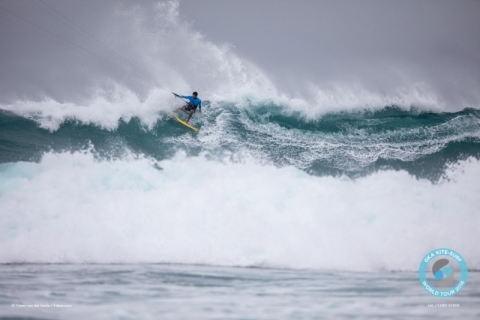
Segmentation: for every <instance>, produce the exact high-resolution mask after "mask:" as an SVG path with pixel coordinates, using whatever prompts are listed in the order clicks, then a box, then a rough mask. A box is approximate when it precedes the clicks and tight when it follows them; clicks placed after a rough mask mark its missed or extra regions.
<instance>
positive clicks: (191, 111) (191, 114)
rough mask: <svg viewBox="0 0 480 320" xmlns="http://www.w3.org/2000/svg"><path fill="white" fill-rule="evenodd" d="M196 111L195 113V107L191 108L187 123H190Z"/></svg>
mask: <svg viewBox="0 0 480 320" xmlns="http://www.w3.org/2000/svg"><path fill="white" fill-rule="evenodd" d="M194 113H195V110H194V109H192V110H190V113H189V114H188V119H187V123H188V121H190V118H191V117H192V116H193V114H194Z"/></svg>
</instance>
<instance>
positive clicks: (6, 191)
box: [0, 104, 480, 319]
mask: <svg viewBox="0 0 480 320" xmlns="http://www.w3.org/2000/svg"><path fill="white" fill-rule="evenodd" d="M207 105H208V104H207ZM209 107H210V108H211V109H208V108H209ZM282 108H284V107H282V106H278V105H237V106H235V105H232V104H225V105H222V104H220V105H216V106H212V105H210V106H207V107H206V108H205V109H206V110H205V114H204V115H201V116H196V118H195V119H194V120H193V123H194V124H195V125H197V126H199V127H200V132H199V133H194V132H192V131H189V130H188V129H186V128H184V127H183V126H180V125H179V124H178V123H176V122H175V121H174V120H172V119H171V118H169V116H168V114H162V113H159V115H158V120H157V121H156V122H155V123H154V124H153V125H151V126H148V125H146V124H142V121H141V119H139V118H135V117H133V118H131V119H130V120H120V121H118V124H117V126H116V127H115V128H105V127H102V125H101V124H98V123H97V124H95V123H83V122H82V121H78V120H75V119H67V120H65V121H63V122H61V123H59V125H58V126H57V127H52V126H51V123H52V122H53V119H52V118H51V117H50V118H49V117H39V116H38V115H31V114H22V115H19V114H18V113H17V114H16V113H13V112H11V111H1V117H0V121H1V128H2V129H1V131H0V143H1V148H2V149H1V150H2V152H1V153H0V154H1V162H2V163H1V164H0V208H1V209H2V210H1V215H0V228H1V230H0V231H1V232H0V240H1V241H0V261H1V263H2V265H1V266H0V277H1V281H0V283H1V288H2V290H1V292H2V295H1V299H0V305H1V306H2V307H1V315H2V316H3V317H17V318H19V319H23V318H29V319H31V318H33V319H65V318H68V319H83V318H85V317H92V318H98V319H150V318H152V319H157V318H162V319H185V318H198V319H278V318H290V319H304V318H312V319H314V318H340V319H341V318H345V319H372V318H391V319H403V318H425V319H440V318H450V317H461V318H474V317H478V316H480V310H479V308H478V305H479V301H480V299H479V297H480V291H479V289H478V288H479V282H480V278H479V273H478V272H477V271H478V270H479V269H480V252H479V248H478V246H477V245H476V242H475V241H474V240H475V239H476V233H478V225H479V214H480V212H479V208H480V198H479V197H478V194H480V184H479V183H478V181H479V178H480V161H479V152H480V148H479V144H480V139H479V135H480V116H479V113H478V111H477V110H474V109H466V110H463V111H460V112H456V113H432V112H422V111H418V110H402V109H401V108H398V107H385V108H383V109H381V110H378V111H368V110H364V111H357V112H340V113H331V114H326V115H324V116H323V117H321V118H319V119H317V120H315V121H310V120H308V119H307V120H306V119H304V118H302V117H301V116H299V115H296V114H289V113H287V112H285V111H284V109H282ZM207 110H208V111H207ZM439 247H450V248H452V249H454V250H456V251H458V252H460V253H461V254H462V255H463V256H464V258H465V260H466V261H467V263H468V268H469V270H470V273H469V279H468V282H467V285H466V287H465V289H463V290H462V291H461V293H459V294H458V295H457V296H455V297H452V298H449V299H439V298H434V297H432V296H431V295H429V294H428V293H427V292H425V290H424V289H423V288H422V286H421V285H420V282H419V280H418V273H417V272H418V266H419V263H420V262H421V260H422V258H423V256H424V255H425V254H426V253H427V252H428V251H430V250H432V249H435V248H439ZM35 304H37V305H38V306H37V307H35V306H34V305H35ZM12 305H14V307H12ZM54 305H55V306H54ZM57 305H58V306H57Z"/></svg>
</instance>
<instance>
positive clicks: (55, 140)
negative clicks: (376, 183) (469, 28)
mask: <svg viewBox="0 0 480 320" xmlns="http://www.w3.org/2000/svg"><path fill="white" fill-rule="evenodd" d="M205 109H207V111H206V112H204V113H203V114H201V115H200V114H196V115H195V117H194V119H193V120H192V122H191V123H192V124H194V125H196V126H198V127H200V128H201V130H200V133H198V134H196V133H194V132H192V131H190V130H188V129H186V128H185V127H183V126H181V125H179V124H178V123H176V122H175V121H173V120H172V119H171V118H169V117H168V116H167V115H163V117H162V118H161V120H158V121H157V122H156V123H155V125H154V126H153V127H150V128H149V127H147V126H146V125H144V124H142V122H141V120H140V119H139V118H132V119H130V120H129V121H124V120H120V121H119V123H118V127H117V128H116V129H114V130H107V129H104V128H102V124H101V123H99V124H84V123H81V122H79V121H77V120H75V119H70V120H67V121H65V122H63V123H62V124H61V126H60V128H59V129H58V130H55V131H50V130H47V129H43V128H42V127H41V126H40V123H41V119H35V118H34V117H29V118H24V117H21V116H18V115H15V114H12V113H9V112H6V111H0V128H1V129H0V162H2V163H4V162H16V161H37V160H38V159H40V157H41V155H42V154H43V153H44V152H45V151H49V150H54V151H75V150H80V149H84V148H86V147H88V146H90V147H93V150H94V151H95V153H96V155H97V156H98V157H103V158H112V157H113V158H119V157H120V158H121V157H122V156H123V155H124V154H125V152H127V151H128V152H134V153H136V154H143V155H146V156H149V157H153V158H155V159H157V160H163V159H167V158H170V157H172V156H173V155H174V154H175V153H177V152H178V151H184V152H186V154H187V155H198V154H200V153H203V154H206V155H207V156H208V157H211V158H217V157H219V158H221V157H225V156H231V155H232V154H243V155H248V156H251V157H254V158H256V159H258V160H260V161H262V162H265V163H270V164H274V165H277V166H289V165H290V166H295V167H297V168H300V169H302V170H305V171H306V172H308V173H310V174H313V175H342V174H343V175H348V176H351V177H356V176H364V175H366V174H369V173H372V172H375V171H378V170H385V169H397V170H400V169H403V170H406V171H408V172H409V173H411V174H413V175H415V176H417V177H421V178H427V179H430V180H433V181H435V180H437V179H438V178H439V177H441V176H442V173H443V172H444V170H445V168H446V166H447V165H448V164H450V163H455V162H456V161H458V160H462V159H465V158H467V157H470V156H473V157H476V158H479V157H480V111H479V110H475V109H464V110H462V111H460V112H455V113H446V112H445V113H434V112H425V111H419V110H416V109H411V110H404V109H401V108H398V107H394V106H390V107H385V108H383V109H380V110H376V111H372V110H362V111H354V112H339V113H329V114H325V115H323V116H321V117H318V118H316V119H308V118H305V117H303V116H302V115H300V114H298V113H292V112H287V111H286V109H284V108H282V107H281V106H275V105H248V106H243V107H238V106H236V105H234V104H221V105H219V106H216V107H210V108H209V107H206V108H205Z"/></svg>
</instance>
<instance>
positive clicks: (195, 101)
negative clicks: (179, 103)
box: [172, 91, 202, 123]
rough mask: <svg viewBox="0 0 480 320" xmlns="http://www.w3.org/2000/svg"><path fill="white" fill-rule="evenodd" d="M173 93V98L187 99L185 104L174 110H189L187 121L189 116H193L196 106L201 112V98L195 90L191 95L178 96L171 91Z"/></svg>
mask: <svg viewBox="0 0 480 320" xmlns="http://www.w3.org/2000/svg"><path fill="white" fill-rule="evenodd" d="M172 93H173V92H172ZM173 95H174V96H175V98H183V99H188V100H189V101H188V102H187V104H186V105H184V106H183V107H181V108H178V109H176V110H175V112H178V111H180V110H182V111H189V112H190V113H189V114H188V119H187V121H186V122H187V123H188V121H189V120H190V118H191V117H192V116H193V114H194V113H195V111H196V110H197V107H198V110H199V111H200V112H202V100H200V99H199V98H198V93H197V92H196V91H194V92H193V93H192V95H191V96H180V95H178V94H176V93H173Z"/></svg>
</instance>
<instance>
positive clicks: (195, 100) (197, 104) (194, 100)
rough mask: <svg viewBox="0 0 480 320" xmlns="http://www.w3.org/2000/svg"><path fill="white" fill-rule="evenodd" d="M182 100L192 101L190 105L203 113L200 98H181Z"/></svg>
mask: <svg viewBox="0 0 480 320" xmlns="http://www.w3.org/2000/svg"><path fill="white" fill-rule="evenodd" d="M180 98H184V99H188V100H190V102H189V104H190V105H191V106H193V107H194V108H195V109H196V107H198V110H200V112H202V100H200V99H198V98H194V97H192V96H180Z"/></svg>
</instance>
